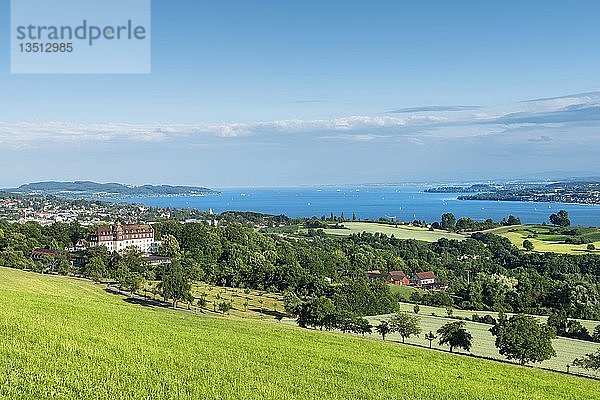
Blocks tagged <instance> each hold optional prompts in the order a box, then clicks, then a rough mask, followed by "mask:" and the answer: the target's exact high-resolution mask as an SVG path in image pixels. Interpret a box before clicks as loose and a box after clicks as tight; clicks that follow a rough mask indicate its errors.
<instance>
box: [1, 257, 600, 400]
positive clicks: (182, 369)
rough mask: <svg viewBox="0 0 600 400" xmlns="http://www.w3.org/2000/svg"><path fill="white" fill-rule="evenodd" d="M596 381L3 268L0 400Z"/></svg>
mask: <svg viewBox="0 0 600 400" xmlns="http://www.w3.org/2000/svg"><path fill="white" fill-rule="evenodd" d="M598 388H599V383H598V382H597V381H594V380H591V379H586V378H580V377H574V376H567V375H564V374H558V373H554V372H549V371H544V370H540V369H534V368H526V367H519V366H514V365H511V364H504V363H498V362H493V361H487V360H480V359H475V358H471V357H465V356H462V355H451V354H448V353H444V352H439V351H431V350H426V349H421V348H418V347H415V346H405V345H400V344H396V343H392V342H389V341H386V342H382V341H381V340H373V339H370V338H364V339H363V338H360V337H354V336H350V335H342V334H338V333H330V332H319V331H313V330H305V329H300V328H297V327H294V326H290V325H287V324H281V323H277V322H274V321H272V320H255V319H242V318H238V317H235V316H216V315H213V316H202V315H199V314H196V313H193V312H186V311H176V310H171V309H165V308H160V307H152V306H147V305H143V304H136V302H135V301H128V299H127V298H125V297H123V296H119V295H114V294H109V293H107V292H106V291H105V290H104V288H103V286H102V285H97V284H96V285H94V284H92V283H91V282H89V281H85V280H79V279H74V278H66V277H59V276H46V275H38V274H35V273H27V272H22V271H18V270H11V269H5V268H0V398H6V399H49V398H53V399H109V398H110V399H397V398H401V399H577V400H579V399H593V398H600V394H598Z"/></svg>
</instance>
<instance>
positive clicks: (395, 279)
mask: <svg viewBox="0 0 600 400" xmlns="http://www.w3.org/2000/svg"><path fill="white" fill-rule="evenodd" d="M385 280H386V281H388V282H390V283H393V284H394V285H399V286H407V285H408V284H409V283H410V281H409V280H408V276H406V274H405V273H404V272H403V271H390V272H388V274H387V276H386V278H385Z"/></svg>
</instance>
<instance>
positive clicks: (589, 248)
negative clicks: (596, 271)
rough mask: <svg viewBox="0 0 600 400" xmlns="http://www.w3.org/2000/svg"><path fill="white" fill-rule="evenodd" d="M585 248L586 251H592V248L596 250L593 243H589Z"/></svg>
mask: <svg viewBox="0 0 600 400" xmlns="http://www.w3.org/2000/svg"><path fill="white" fill-rule="evenodd" d="M587 249H588V251H594V250H596V246H594V243H589V244H588V245H587Z"/></svg>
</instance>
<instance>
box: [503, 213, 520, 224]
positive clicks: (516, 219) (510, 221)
mask: <svg viewBox="0 0 600 400" xmlns="http://www.w3.org/2000/svg"><path fill="white" fill-rule="evenodd" d="M506 225H521V219H520V218H519V217H515V216H514V215H512V214H511V215H509V216H508V220H507V221H506Z"/></svg>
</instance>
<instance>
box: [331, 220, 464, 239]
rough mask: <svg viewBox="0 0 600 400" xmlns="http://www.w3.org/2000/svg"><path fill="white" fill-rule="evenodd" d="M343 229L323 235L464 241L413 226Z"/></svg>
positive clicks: (350, 226)
mask: <svg viewBox="0 0 600 400" xmlns="http://www.w3.org/2000/svg"><path fill="white" fill-rule="evenodd" d="M343 225H344V227H345V228H346V229H325V230H324V231H325V233H327V234H328V235H341V236H349V235H351V234H353V233H362V232H368V233H377V232H379V233H383V234H385V235H388V236H392V235H394V237H395V238H397V239H416V240H422V241H425V242H436V241H438V240H439V239H441V238H446V239H457V240H464V239H465V236H463V235H459V234H457V233H450V232H446V231H440V230H436V231H433V232H431V231H429V230H428V229H426V228H419V227H415V226H406V225H398V226H395V225H388V224H378V223H371V222H344V223H343Z"/></svg>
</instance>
